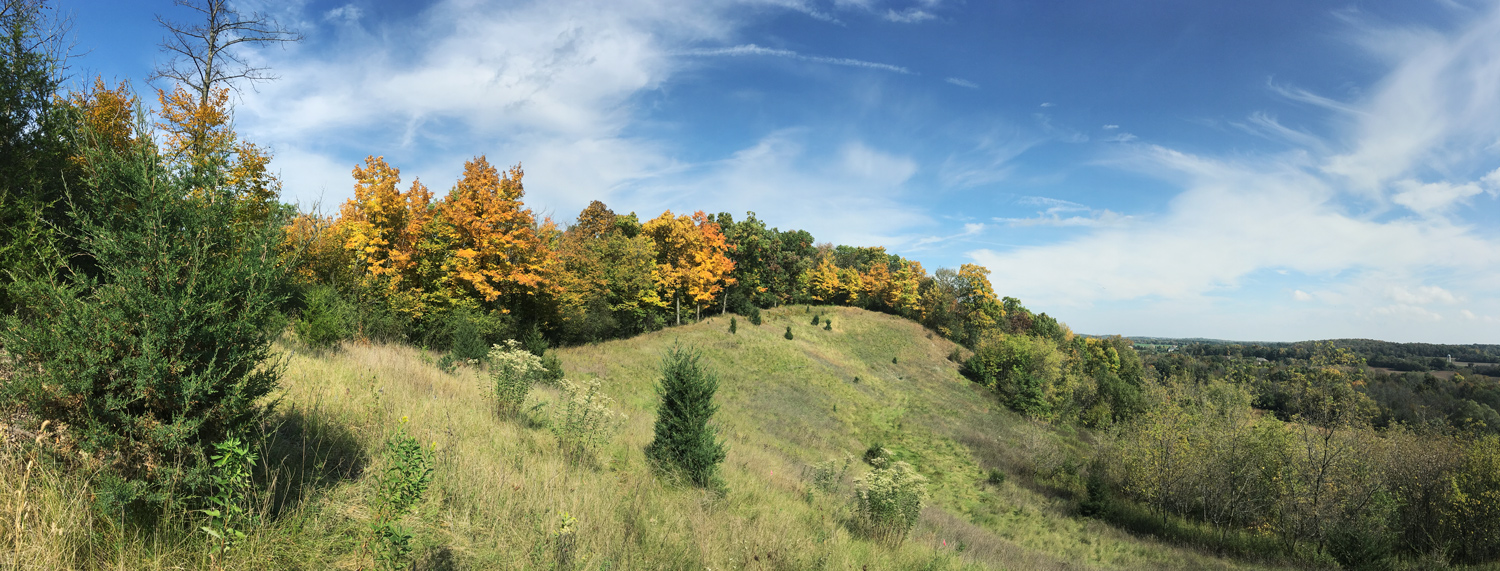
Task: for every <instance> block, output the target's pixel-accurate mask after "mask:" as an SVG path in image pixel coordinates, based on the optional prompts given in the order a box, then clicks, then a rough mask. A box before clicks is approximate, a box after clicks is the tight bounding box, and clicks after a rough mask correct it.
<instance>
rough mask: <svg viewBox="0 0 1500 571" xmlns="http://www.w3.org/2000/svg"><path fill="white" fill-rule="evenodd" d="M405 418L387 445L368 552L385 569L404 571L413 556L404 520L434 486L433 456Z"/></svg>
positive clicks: (371, 524)
mask: <svg viewBox="0 0 1500 571" xmlns="http://www.w3.org/2000/svg"><path fill="white" fill-rule="evenodd" d="M406 422H407V419H406V417H404V416H403V417H401V424H400V426H398V427H397V428H396V433H395V434H392V435H391V437H390V439H389V440H387V441H386V444H385V460H386V463H387V465H386V467H385V471H384V472H382V473H381V474H380V476H379V477H378V478H377V480H376V493H375V510H374V512H375V516H374V517H373V518H371V520H370V540H369V543H368V545H369V548H370V550H371V552H372V553H373V555H374V558H375V561H376V562H378V563H379V564H380V566H381V567H382V568H385V569H400V568H404V566H403V565H401V562H402V561H403V560H404V559H405V558H406V556H407V555H408V554H410V553H411V532H409V531H407V530H406V529H405V528H403V527H401V525H400V521H401V517H402V516H404V515H406V513H407V512H409V511H411V508H412V507H413V506H415V505H416V504H417V502H419V501H421V500H422V495H423V494H426V493H427V486H428V485H429V484H431V483H432V472H433V470H432V452H431V451H430V450H427V449H424V448H422V445H421V444H420V443H418V442H417V439H416V438H413V437H412V436H411V435H410V434H408V433H407V432H406Z"/></svg>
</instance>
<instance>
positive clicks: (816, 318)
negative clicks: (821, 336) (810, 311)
mask: <svg viewBox="0 0 1500 571" xmlns="http://www.w3.org/2000/svg"><path fill="white" fill-rule="evenodd" d="M819 317H822V316H821V315H818V314H814V315H813V319H812V324H813V327H817V326H818V318H819Z"/></svg>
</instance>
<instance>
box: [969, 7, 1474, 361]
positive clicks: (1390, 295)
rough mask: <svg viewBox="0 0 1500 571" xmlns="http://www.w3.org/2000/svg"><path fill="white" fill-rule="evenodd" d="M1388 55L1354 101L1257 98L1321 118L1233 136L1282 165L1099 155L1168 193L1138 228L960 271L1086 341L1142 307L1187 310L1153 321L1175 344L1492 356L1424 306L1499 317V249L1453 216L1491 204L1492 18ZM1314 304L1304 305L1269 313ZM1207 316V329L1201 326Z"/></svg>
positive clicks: (1468, 330)
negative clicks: (1387, 65)
mask: <svg viewBox="0 0 1500 571" xmlns="http://www.w3.org/2000/svg"><path fill="white" fill-rule="evenodd" d="M1496 8H1497V9H1500V6H1497V7H1496ZM1387 32H1388V31H1385V30H1376V31H1373V32H1369V33H1374V34H1383V33H1387ZM1371 41H1372V42H1376V43H1378V38H1377V39H1372V40H1371ZM1399 41H1401V42H1403V43H1404V44H1403V49H1402V50H1400V53H1402V54H1404V55H1402V56H1401V57H1397V58H1395V59H1393V60H1392V64H1391V72H1390V74H1389V75H1388V76H1386V77H1385V78H1384V79H1382V80H1381V81H1379V82H1377V83H1376V84H1375V85H1374V86H1373V88H1371V89H1369V90H1367V91H1366V92H1365V93H1367V94H1368V95H1367V96H1365V97H1362V98H1361V99H1360V100H1358V101H1355V102H1352V103H1343V102H1339V101H1333V100H1331V99H1327V98H1323V97H1321V96H1317V95H1314V94H1311V93H1308V92H1305V91H1301V90H1296V89H1292V88H1286V87H1280V86H1277V85H1276V84H1271V87H1272V89H1274V90H1276V91H1278V92H1280V93H1281V94H1283V95H1285V96H1286V97H1289V98H1291V99H1293V100H1296V101H1299V102H1305V103H1309V104H1312V105H1316V106H1318V107H1321V108H1324V109H1327V110H1331V111H1332V112H1333V114H1334V116H1335V118H1336V121H1334V122H1333V123H1332V124H1333V125H1334V126H1335V127H1336V129H1335V130H1334V131H1333V132H1332V135H1323V136H1319V135H1314V134H1312V133H1310V132H1307V131H1302V130H1296V129H1292V128H1289V127H1286V126H1285V125H1283V124H1281V123H1280V122H1279V121H1277V120H1276V119H1275V118H1274V117H1272V116H1270V115H1269V114H1263V113H1260V114H1252V115H1251V116H1250V119H1249V120H1248V121H1247V122H1246V123H1245V124H1244V125H1243V126H1242V127H1243V128H1245V129H1246V130H1249V131H1252V132H1257V133H1258V134H1263V135H1265V136H1267V137H1271V138H1275V139H1278V140H1280V141H1283V142H1286V143H1288V144H1289V145H1290V146H1291V148H1292V150H1289V151H1285V152H1280V153H1274V154H1261V155H1247V154H1243V153H1240V154H1235V155H1229V156H1226V157H1222V158H1221V157H1212V156H1201V155H1195V154H1192V153H1187V152H1182V151H1179V150H1174V149H1170V148H1165V147H1161V146H1155V145H1146V144H1140V143H1138V142H1137V143H1136V144H1132V145H1122V146H1118V147H1114V155H1113V158H1112V159H1110V160H1107V161H1104V162H1103V163H1101V164H1104V165H1112V166H1116V167H1120V168H1126V169H1131V170H1137V171H1139V172H1141V173H1144V174H1146V175H1148V176H1152V177H1155V178H1158V179H1160V180H1163V181H1165V182H1168V183H1170V184H1174V185H1178V186H1180V188H1182V191H1181V193H1180V194H1178V195H1177V196H1176V197H1175V198H1173V199H1172V201H1171V202H1170V203H1168V204H1167V206H1166V208H1165V209H1164V211H1162V212H1159V213H1153V214H1151V216H1150V217H1149V222H1147V221H1146V220H1133V221H1126V222H1125V223H1123V224H1117V225H1110V226H1098V227H1093V228H1091V229H1089V230H1088V231H1087V232H1086V233H1084V234H1082V235H1077V236H1074V237H1071V238H1068V239H1065V240H1063V241H1061V242H1054V243H1050V244H1040V245H1029V246H1021V247H1014V248H1009V249H1004V250H1001V249H985V250H977V251H974V252H971V256H972V257H973V258H974V259H975V260H976V261H978V262H980V263H982V264H984V265H986V266H988V267H991V268H1014V269H1016V271H1010V272H996V274H995V275H993V276H992V281H993V282H994V284H995V288H996V290H997V291H1004V292H1006V293H1007V295H1016V296H1018V297H1021V298H1022V299H1026V300H1027V302H1028V304H1032V305H1035V306H1039V307H1050V306H1073V307H1088V308H1092V309H1091V310H1090V311H1088V312H1080V314H1081V315H1085V316H1089V317H1087V318H1086V320H1085V321H1084V322H1083V323H1081V324H1078V325H1079V326H1080V327H1081V329H1080V330H1089V331H1090V332H1100V333H1104V332H1110V331H1109V330H1108V329H1100V328H1098V327H1097V326H1096V327H1090V326H1089V324H1088V320H1096V323H1114V324H1116V325H1120V324H1123V323H1126V321H1124V319H1125V317H1126V316H1133V317H1134V318H1140V317H1141V316H1142V313H1141V312H1138V311H1134V310H1127V309H1124V308H1127V307H1130V306H1136V305H1140V304H1144V303H1156V302H1159V303H1163V304H1169V305H1173V306H1180V307H1194V308H1199V311H1198V312H1196V313H1195V312H1193V311H1186V310H1184V311H1176V312H1169V313H1171V314H1172V315H1176V316H1177V317H1176V318H1175V319H1178V321H1176V323H1177V324H1178V325H1177V327H1192V329H1186V330H1184V329H1179V330H1178V331H1177V332H1176V334H1187V335H1214V336H1231V335H1232V336H1236V337H1238V338H1242V339H1243V338H1246V337H1244V336H1243V335H1245V333H1244V332H1246V331H1251V330H1265V331H1279V333H1276V336H1277V337H1279V338H1283V339H1285V338H1288V337H1289V336H1297V337H1299V338H1318V337H1336V336H1362V337H1370V336H1377V337H1381V338H1387V339H1402V340H1417V339H1421V340H1438V339H1444V340H1450V341H1459V340H1467V341H1469V342H1473V341H1489V342H1494V341H1497V340H1500V339H1497V338H1496V337H1495V335H1496V334H1497V332H1496V331H1494V330H1493V329H1488V330H1487V329H1483V328H1482V326H1479V325H1473V326H1470V325H1464V324H1466V323H1470V322H1473V323H1476V324H1478V323H1479V321H1474V320H1462V322H1461V323H1455V322H1449V323H1440V322H1442V320H1443V315H1442V314H1440V313H1438V312H1437V311H1436V310H1434V309H1431V308H1429V306H1430V307H1440V306H1449V305H1452V304H1455V303H1459V302H1465V303H1473V304H1476V305H1477V306H1476V307H1474V310H1480V313H1477V314H1476V316H1477V315H1480V314H1483V313H1487V312H1491V311H1494V310H1495V309H1496V308H1497V307H1500V299H1497V298H1496V297H1495V295H1494V293H1493V292H1495V291H1500V240H1497V238H1496V235H1495V234H1494V233H1493V232H1490V231H1488V230H1485V229H1483V228H1482V227H1476V226H1473V225H1470V224H1468V223H1466V222H1464V220H1465V217H1464V216H1462V214H1464V213H1467V212H1469V210H1468V209H1470V208H1472V206H1471V205H1470V201H1472V200H1473V197H1474V196H1476V195H1478V194H1479V193H1481V192H1485V191H1486V190H1491V189H1494V191H1500V173H1497V172H1495V171H1493V170H1492V169H1494V164H1495V163H1496V162H1497V161H1500V156H1497V154H1496V150H1497V148H1491V147H1488V144H1489V143H1490V142H1491V141H1495V140H1496V139H1497V138H1500V105H1497V104H1496V103H1495V102H1496V101H1500V10H1496V9H1492V10H1491V11H1489V12H1488V13H1486V14H1485V15H1483V16H1482V17H1481V18H1478V19H1476V21H1475V22H1474V23H1473V24H1472V25H1471V26H1470V27H1468V28H1466V29H1463V30H1460V31H1458V32H1456V33H1454V34H1451V35H1448V36H1444V35H1440V34H1421V33H1414V34H1407V35H1404V36H1402V37H1401V38H1400V40H1399ZM1392 57H1395V56H1392ZM1121 135H1125V133H1121ZM1115 140H1119V139H1115ZM1481 149H1482V150H1481ZM1476 171H1477V172H1476ZM1476 180H1477V181H1478V182H1474V181H1476ZM1388 205H1396V206H1400V207H1404V209H1402V210H1391V209H1390V208H1389V206H1388ZM1042 218H1045V217H1042ZM1067 219H1068V216H1067V215H1062V214H1059V215H1056V220H1058V221H1062V220H1067ZM1278 269H1285V270H1290V271H1292V272H1297V273H1300V274H1304V275H1308V276H1312V277H1313V278H1314V279H1320V280H1323V281H1324V282H1325V286H1326V287H1323V288H1321V289H1320V290H1319V291H1318V292H1317V294H1316V295H1314V294H1311V293H1307V292H1304V291H1302V290H1295V291H1293V293H1292V295H1291V298H1292V299H1291V300H1287V299H1286V298H1285V297H1281V298H1280V299H1279V300H1277V299H1269V298H1268V299H1261V298H1257V297H1255V296H1259V295H1261V294H1260V293H1259V292H1260V291H1261V290H1259V289H1255V290H1252V289H1250V288H1247V287H1245V284H1246V283H1247V282H1249V281H1250V280H1260V279H1261V278H1260V277H1259V276H1263V275H1265V274H1268V273H1271V272H1273V271H1274V270H1278ZM1256 287H1257V288H1259V287H1260V286H1258V285H1257V286H1256ZM1282 291H1285V290H1282ZM1283 295H1284V294H1283ZM1313 299H1316V300H1317V301H1319V302H1321V303H1319V304H1318V305H1317V306H1292V305H1287V306H1280V305H1278V304H1282V303H1285V304H1293V303H1295V302H1303V301H1310V300H1313ZM1466 300H1467V301H1466ZM1237 308H1242V309H1237ZM1465 311H1470V313H1474V311H1471V310H1468V309H1466V310H1465ZM1208 314H1212V315H1218V316H1220V317H1221V319H1216V320H1214V322H1212V323H1204V322H1203V320H1202V318H1201V316H1202V315H1208ZM1459 314H1461V313H1459ZM1152 319H1153V322H1155V323H1163V322H1170V320H1169V321H1162V320H1161V319H1156V318H1154V317H1153V318H1152ZM1163 319H1167V318H1163ZM1187 324H1196V325H1187ZM1257 328H1262V329H1257ZM1215 329H1219V330H1220V331H1215ZM1158 333H1166V332H1158Z"/></svg>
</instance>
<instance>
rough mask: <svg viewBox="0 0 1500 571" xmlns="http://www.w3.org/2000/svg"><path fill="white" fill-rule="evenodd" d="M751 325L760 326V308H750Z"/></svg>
mask: <svg viewBox="0 0 1500 571" xmlns="http://www.w3.org/2000/svg"><path fill="white" fill-rule="evenodd" d="M750 324H751V325H760V308H759V307H752V308H750Z"/></svg>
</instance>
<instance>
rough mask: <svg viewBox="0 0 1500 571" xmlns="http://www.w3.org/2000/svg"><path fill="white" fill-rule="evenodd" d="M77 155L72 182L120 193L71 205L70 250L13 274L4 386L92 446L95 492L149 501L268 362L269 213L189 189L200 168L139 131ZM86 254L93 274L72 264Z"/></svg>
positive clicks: (200, 467)
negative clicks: (110, 208)
mask: <svg viewBox="0 0 1500 571" xmlns="http://www.w3.org/2000/svg"><path fill="white" fill-rule="evenodd" d="M140 121H143V120H140ZM142 130H144V127H143V128H142ZM84 158H85V159H86V161H87V163H88V165H87V168H86V169H85V170H86V172H87V173H89V174H88V176H87V177H86V178H85V179H84V181H83V183H84V186H85V190H86V192H88V193H91V194H93V195H95V196H99V197H103V198H104V199H105V200H106V203H125V204H130V205H132V206H133V207H134V208H133V209H132V210H131V211H129V212H128V213H121V214H119V215H117V216H115V215H110V216H104V215H95V214H93V213H90V212H87V211H75V212H73V216H74V219H75V222H76V224H77V226H78V227H79V228H81V233H80V235H79V238H78V239H79V242H80V245H81V253H80V254H79V255H78V257H77V258H78V259H67V260H60V261H59V262H58V263H59V265H60V269H59V270H58V272H56V273H55V274H49V275H39V276H37V275H33V276H28V277H27V278H25V279H23V280H21V281H19V282H18V283H17V284H16V288H15V292H16V294H17V299H18V301H20V303H19V304H18V306H19V307H22V308H24V310H22V311H18V312H17V313H15V314H12V315H10V316H7V317H6V319H5V322H4V323H5V327H4V330H3V331H0V338H3V340H4V344H5V347H6V349H7V350H8V351H10V352H11V354H12V355H13V356H14V358H15V359H16V360H17V361H18V362H20V363H22V364H24V366H23V367H21V368H19V369H18V370H20V371H23V372H22V373H21V374H20V375H19V377H18V378H17V379H15V380H14V381H13V382H11V383H8V384H7V385H6V386H5V389H4V390H5V392H6V393H7V394H6V395H5V396H6V397H9V399H10V401H11V402H12V403H15V404H16V405H17V406H24V407H27V408H29V409H30V411H31V413H32V414H34V415H35V416H36V417H38V418H42V419H48V420H52V421H54V422H63V423H66V424H67V425H69V426H71V427H73V428H74V429H75V430H76V431H77V435H78V437H79V441H80V445H81V446H82V447H83V448H84V450H86V451H88V452H89V453H90V454H92V455H94V457H96V458H103V459H106V461H107V462H108V464H109V465H110V466H111V467H112V468H113V470H112V472H111V475H110V476H109V477H108V478H106V481H105V482H104V485H103V486H102V487H101V488H100V491H99V494H98V498H99V500H100V501H101V502H103V503H111V502H119V503H131V502H138V501H144V502H154V501H156V500H159V499H161V498H163V497H164V493H165V491H166V490H167V489H168V488H169V487H170V486H172V485H174V484H175V485H176V487H177V488H178V489H179V490H183V489H186V490H190V491H191V490H201V489H202V487H203V486H204V484H206V483H207V480H206V468H207V466H206V462H205V461H204V455H203V454H202V453H201V451H203V450H205V449H207V448H208V447H209V446H211V445H212V444H213V443H216V442H220V441H222V440H224V438H225V437H227V436H229V435H234V434H241V433H243V432H244V431H246V430H248V429H250V428H251V427H252V426H255V425H256V424H257V423H258V422H259V421H260V420H261V419H262V418H263V416H264V415H265V413H266V412H267V410H268V409H267V405H266V404H264V402H263V398H264V397H265V396H266V395H268V394H270V393H271V391H272V390H274V389H275V387H276V384H277V382H278V379H279V377H280V371H279V368H278V367H277V366H276V365H275V364H274V362H272V361H271V360H270V359H271V341H272V339H274V338H275V336H276V334H277V331H276V330H275V329H274V327H272V325H273V324H274V323H275V315H276V310H277V308H278V307H279V305H280V302H281V301H282V300H281V298H280V297H281V295H280V293H279V292H281V291H283V288H282V282H283V280H284V275H283V273H282V270H281V269H280V268H279V267H278V265H277V256H276V252H275V248H276V245H277V243H278V242H279V240H280V232H279V224H276V223H271V222H267V223H264V224H262V225H260V226H257V227H249V228H246V227H240V228H232V227H230V226H229V225H226V224H224V221H225V220H229V219H232V217H233V214H234V207H233V205H230V204H224V203H205V202H203V201H199V200H194V199H191V198H188V196H189V190H190V189H191V188H193V187H194V186H196V184H197V182H199V181H201V180H202V179H199V181H194V182H191V183H190V182H189V181H186V180H184V179H183V178H181V177H180V176H179V175H178V174H177V173H175V172H174V171H172V170H170V169H169V168H168V167H167V166H166V165H165V164H164V163H163V161H162V160H161V158H160V156H159V155H158V154H157V153H156V150H155V148H154V147H153V145H152V144H151V142H150V139H149V138H142V139H140V140H137V141H136V142H135V143H134V144H133V146H131V147H130V148H129V149H127V152H126V153H123V154H121V153H119V152H117V151H116V150H114V149H111V148H97V147H96V148H90V149H86V152H85V155H84ZM220 180H222V179H220ZM85 262H86V263H87V264H88V265H90V266H92V267H94V268H97V276H95V275H89V274H85V273H82V272H79V271H74V270H73V266H74V265H76V264H80V263H85ZM117 513H118V512H117Z"/></svg>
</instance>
